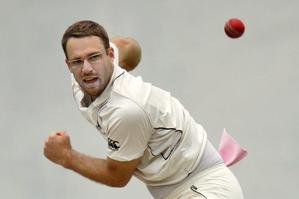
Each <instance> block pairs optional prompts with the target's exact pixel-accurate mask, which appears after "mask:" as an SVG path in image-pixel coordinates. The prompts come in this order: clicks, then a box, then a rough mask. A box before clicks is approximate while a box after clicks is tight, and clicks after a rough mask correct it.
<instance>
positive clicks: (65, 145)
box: [44, 131, 72, 167]
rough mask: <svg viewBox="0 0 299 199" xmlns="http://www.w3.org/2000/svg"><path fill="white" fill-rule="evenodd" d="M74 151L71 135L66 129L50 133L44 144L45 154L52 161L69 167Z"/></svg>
mask: <svg viewBox="0 0 299 199" xmlns="http://www.w3.org/2000/svg"><path fill="white" fill-rule="evenodd" d="M71 151H72V146H71V141H70V137H69V136H68V135H67V133H66V132H65V131H55V132H52V133H50V135H49V136H48V138H47V139H46V141H45V144H44V155H45V156H46V157H47V158H48V159H49V160H51V161H52V162H54V163H56V164H59V165H61V166H64V167H67V165H68V162H69V160H70V155H71Z"/></svg>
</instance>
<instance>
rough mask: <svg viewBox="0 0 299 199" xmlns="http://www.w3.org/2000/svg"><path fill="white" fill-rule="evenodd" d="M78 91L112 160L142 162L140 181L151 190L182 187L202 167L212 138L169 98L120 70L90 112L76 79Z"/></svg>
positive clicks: (116, 69) (76, 94)
mask: <svg viewBox="0 0 299 199" xmlns="http://www.w3.org/2000/svg"><path fill="white" fill-rule="evenodd" d="M72 87H73V94H74V98H75V101H76V104H77V106H78V108H79V110H80V112H81V113H82V114H83V116H84V117H85V118H86V119H87V120H88V121H89V122H90V123H91V124H92V125H94V126H95V127H97V129H98V130H99V131H100V132H101V133H102V135H103V136H104V137H105V138H106V139H107V141H108V151H107V154H108V157H110V158H112V159H114V160H118V161H129V160H133V159H137V158H139V157H141V156H142V159H141V163H140V165H139V166H138V167H137V171H136V172H135V176H136V177H138V178H139V179H141V180H142V181H144V182H145V183H146V184H147V185H150V186H158V185H168V184H174V183H177V182H180V181H181V180H183V179H184V178H186V176H187V175H188V174H189V173H191V172H192V171H193V169H194V168H196V166H197V165H198V163H199V161H200V159H201V156H202V153H203V151H204V149H205V146H206V143H207V135H206V132H205V130H204V129H203V127H202V126H201V125H199V124H197V123H196V122H195V121H194V120H193V118H192V117H191V116H190V115H189V113H188V112H187V111H186V110H185V109H184V107H183V106H182V105H181V103H180V102H179V101H178V100H177V99H175V98H173V97H172V96H171V95H170V93H169V92H166V91H164V90H161V89H159V88H157V87H154V86H152V85H151V84H149V83H145V82H143V81H142V79H141V78H140V77H134V76H132V75H131V74H129V73H127V72H126V71H125V70H123V69H122V68H120V67H119V66H116V65H115V66H114V72H113V75H112V78H111V80H110V82H109V83H108V86H107V87H106V89H105V90H104V91H103V93H102V94H101V95H100V96H99V97H98V98H97V99H96V100H95V101H94V102H92V103H91V104H89V106H88V107H86V106H84V104H86V102H84V101H85V100H84V99H85V97H84V94H83V92H82V90H81V88H80V87H79V85H78V84H77V82H76V81H75V80H74V78H73V85H72ZM87 104H88V103H87Z"/></svg>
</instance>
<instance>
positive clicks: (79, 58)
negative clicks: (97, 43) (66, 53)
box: [68, 52, 104, 61]
mask: <svg viewBox="0 0 299 199" xmlns="http://www.w3.org/2000/svg"><path fill="white" fill-rule="evenodd" d="M102 54H104V53H102V52H93V53H89V54H88V55H87V56H86V57H90V56H93V55H102ZM81 59H83V58H81V57H75V58H73V59H68V61H76V60H81Z"/></svg>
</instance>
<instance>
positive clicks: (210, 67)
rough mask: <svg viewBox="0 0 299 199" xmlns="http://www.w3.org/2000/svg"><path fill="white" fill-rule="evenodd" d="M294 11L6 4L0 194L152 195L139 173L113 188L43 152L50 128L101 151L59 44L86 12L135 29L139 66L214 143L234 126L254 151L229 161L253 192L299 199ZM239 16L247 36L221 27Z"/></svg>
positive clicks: (0, 21)
mask: <svg viewBox="0 0 299 199" xmlns="http://www.w3.org/2000/svg"><path fill="white" fill-rule="evenodd" d="M298 10H299V2H298V1H296V0H285V1H279V0H251V1H249V0H247V1H237V0H226V1H218V0H217V1H216V0H186V1H182V0H163V1H161V0H153V1H138V0H128V1H116V0H109V1H108V0H89V1H88V0H84V1H83V0H76V1H71V0H59V1H58V0H52V1H46V0H39V1H38V0H0V27H1V28H0V59H1V65H0V74H1V78H0V89H1V97H0V106H1V112H0V130H1V131H0V133H1V139H0V147H1V148H0V158H1V164H0V176H1V178H0V187H1V192H0V198H9V199H41V198H42V199H53V198H63V199H68V198H69V199H82V198H109V199H113V198H130V199H131V198H132V199H135V198H136V199H137V198H138V199H140V198H142V199H150V198H151V196H150V194H149V193H148V191H147V190H146V188H145V186H144V185H143V184H142V183H141V182H140V181H138V180H137V179H136V178H133V179H132V180H131V181H130V183H129V184H128V185H127V187H125V188H117V189H115V188H109V187H107V186H104V185H100V184H97V183H95V182H92V181H90V180H88V179H85V178H83V177H81V176H79V175H78V174H76V173H74V172H72V171H68V170H65V169H63V168H62V167H60V166H57V165H55V164H53V163H52V162H50V161H48V160H47V159H46V158H45V157H44V156H43V143H44V140H45V139H46V137H47V135H48V134H49V133H50V132H51V131H53V130H57V129H65V130H66V131H67V132H68V133H69V134H70V136H71V139H72V145H73V147H74V148H75V149H76V150H78V151H81V152H83V153H85V154H89V155H92V156H96V157H105V150H106V142H105V141H104V140H103V139H102V137H101V135H100V134H99V133H97V131H96V129H95V128H93V127H92V126H91V125H89V123H88V122H87V121H85V119H84V118H83V117H82V116H81V115H80V113H79V111H78V110H77V109H76V107H75V103H74V101H73V98H72V93H71V87H70V75H69V72H68V70H67V67H66V65H65V63H64V55H63V51H62V48H61V45H60V40H61V37H62V34H63V32H64V30H65V29H66V28H67V27H68V26H69V25H71V24H72V23H74V22H76V21H78V20H82V19H90V20H94V21H97V22H98V23H100V24H102V25H103V26H104V27H106V29H107V31H108V33H109V35H110V36H111V37H112V36H117V35H122V36H133V37H135V38H136V39H137V40H138V41H139V42H140V44H141V46H142V50H143V57H142V61H141V63H140V65H139V66H138V68H136V69H135V70H134V71H133V72H132V73H133V74H134V75H136V76H142V77H143V79H144V80H145V81H149V82H151V83H152V84H153V85H156V86H158V87H161V88H163V89H165V90H168V91H170V92H171V93H172V95H173V96H175V97H177V98H178V99H179V100H180V101H181V102H182V103H183V104H184V106H185V107H186V108H187V109H188V110H189V112H190V113H191V114H192V115H193V117H194V118H195V120H196V121H198V123H200V124H202V125H203V126H204V127H205V129H206V131H207V132H208V136H209V138H210V140H211V141H212V143H213V144H214V146H215V147H218V144H219V140H220V137H221V133H222V130H223V128H226V130H227V131H228V132H229V133H230V134H231V135H232V136H233V137H234V138H235V139H236V140H238V142H239V143H240V144H241V145H242V146H244V147H245V148H246V149H247V150H248V152H249V155H248V156H247V157H246V159H244V160H242V161H241V162H240V163H238V164H237V165H235V166H233V167H232V168H231V169H232V171H233V172H234V173H235V175H236V176H237V178H238V179H239V181H240V183H241V185H242V187H243V190H244V194H245V198H248V199H273V198H277V199H278V198H296V197H297V195H298V194H296V192H297V189H298V177H299V173H298V168H299V157H298V156H299V155H298V146H297V143H298V137H299V136H298V131H299V127H298V126H299V125H298V122H299V121H298V118H299V69H298V65H299V59H298V54H299V47H298V46H299V26H298V24H299V12H298ZM232 17H237V18H240V19H242V20H243V21H244V23H245V25H246V30H245V33H244V35H243V36H242V37H241V38H239V39H230V38H228V37H227V36H226V35H225V33H224V31H223V26H224V23H225V21H227V20H228V19H229V18H232Z"/></svg>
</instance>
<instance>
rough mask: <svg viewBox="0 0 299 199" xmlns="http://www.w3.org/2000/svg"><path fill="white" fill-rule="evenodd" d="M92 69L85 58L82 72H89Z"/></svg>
mask: <svg viewBox="0 0 299 199" xmlns="http://www.w3.org/2000/svg"><path fill="white" fill-rule="evenodd" d="M91 71H92V67H91V64H90V63H89V62H88V61H87V60H86V59H85V60H84V63H83V67H82V72H84V73H87V74H88V73H90V72H91Z"/></svg>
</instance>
